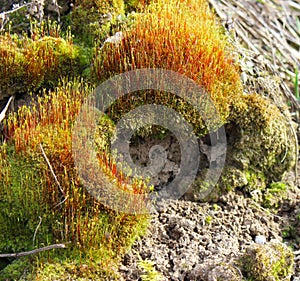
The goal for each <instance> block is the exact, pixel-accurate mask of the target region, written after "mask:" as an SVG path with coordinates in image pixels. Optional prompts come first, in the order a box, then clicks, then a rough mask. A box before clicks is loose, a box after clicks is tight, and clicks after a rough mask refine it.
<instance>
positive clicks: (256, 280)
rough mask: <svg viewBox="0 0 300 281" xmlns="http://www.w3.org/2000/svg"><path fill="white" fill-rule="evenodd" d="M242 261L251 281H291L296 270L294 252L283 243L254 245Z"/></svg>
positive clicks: (246, 274) (244, 270)
mask: <svg viewBox="0 0 300 281" xmlns="http://www.w3.org/2000/svg"><path fill="white" fill-rule="evenodd" d="M241 260H242V266H243V272H244V274H245V276H246V277H247V278H248V279H247V280H251V281H282V280H290V278H291V274H292V273H293V270H294V255H293V252H292V250H291V249H290V248H289V247H287V246H286V245H285V244H283V243H276V242H270V243H267V244H263V245H260V244H252V245H251V246H249V248H248V249H247V250H246V253H245V254H244V256H243V257H242V259H241Z"/></svg>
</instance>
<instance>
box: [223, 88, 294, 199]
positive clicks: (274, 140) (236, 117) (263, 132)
mask: <svg viewBox="0 0 300 281" xmlns="http://www.w3.org/2000/svg"><path fill="white" fill-rule="evenodd" d="M230 122H231V123H232V124H231V128H232V127H234V128H235V131H232V134H234V138H235V139H234V144H233V145H232V147H229V149H230V150H229V153H228V158H227V163H228V165H227V166H228V167H229V169H234V168H236V169H239V170H240V172H241V177H240V178H241V179H243V180H242V181H241V183H242V185H241V184H238V185H236V187H240V188H244V190H245V191H247V192H250V193H251V192H253V191H255V192H256V191H258V192H260V193H264V192H265V191H266V193H265V195H266V204H268V203H267V201H268V200H271V198H270V196H269V195H270V194H272V192H273V191H274V192H275V190H274V189H273V187H274V183H276V182H280V181H281V180H282V179H283V176H284V174H285V173H286V171H289V170H291V169H292V167H293V166H294V165H295V160H296V159H295V155H296V154H295V141H294V138H293V136H292V133H291V130H290V128H289V126H290V124H289V119H288V118H287V117H286V116H284V115H283V114H282V113H281V112H280V111H279V109H278V108H277V107H276V106H275V105H274V104H272V102H271V101H270V100H268V99H266V98H264V97H262V96H260V95H258V94H249V95H244V96H243V98H242V99H241V101H240V102H237V103H234V105H233V107H232V112H231V117H230ZM229 128H230V126H229ZM229 131H230V129H229ZM229 135H230V133H229ZM230 167H231V168H230ZM223 176H224V177H225V178H226V177H227V176H228V177H229V178H230V177H231V175H230V172H229V173H227V172H226V170H225V172H224V174H223ZM245 180H246V181H245ZM275 185H276V184H275ZM268 189H269V190H268ZM275 189H277V190H278V188H275ZM277 195H280V196H281V195H283V193H280V192H279V193H277ZM270 203H271V202H270Z"/></svg>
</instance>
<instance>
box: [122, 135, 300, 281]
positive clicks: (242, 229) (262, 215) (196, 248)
mask: <svg viewBox="0 0 300 281" xmlns="http://www.w3.org/2000/svg"><path fill="white" fill-rule="evenodd" d="M170 143H172V141H171V139H170V137H169V138H166V139H164V140H163V141H162V143H161V145H162V146H163V147H166V150H167V152H169V150H171V151H172V152H173V156H172V157H173V158H172V157H171V156H170V157H169V158H168V159H167V162H168V166H169V167H173V169H169V170H168V169H167V170H164V171H163V172H161V173H160V174H158V176H157V177H155V179H154V180H153V182H154V183H155V184H156V189H158V190H159V189H160V188H162V187H163V186H165V185H166V184H167V183H168V182H169V181H170V180H171V179H172V178H173V177H174V175H176V171H177V169H178V167H177V165H178V163H177V161H178V159H179V155H180V152H179V151H178V147H177V146H176V143H172V144H173V145H170ZM156 144H157V140H149V139H148V141H144V142H142V141H141V140H140V141H139V142H138V145H137V143H136V142H135V145H134V147H131V151H130V152H131V156H132V158H134V161H135V162H136V164H139V165H143V166H146V165H147V161H149V157H147V155H148V151H149V148H150V147H151V146H152V145H156ZM298 170H299V171H298V175H299V174H300V162H299V165H298ZM299 183H300V177H299V179H298V186H297V185H296V186H295V187H294V188H290V189H289V190H288V193H287V198H286V199H285V200H284V202H283V203H282V205H281V206H280V208H279V209H278V210H276V211H274V212H272V211H270V210H267V209H264V208H262V207H261V206H260V205H259V204H258V203H256V202H255V201H254V200H253V199H252V198H249V197H247V195H246V194H244V193H242V192H241V191H235V192H230V193H228V194H226V195H223V196H221V197H220V198H219V200H218V202H216V203H197V202H191V201H186V200H166V201H161V202H160V203H158V204H157V206H156V208H155V210H154V212H153V214H152V216H151V225H150V228H149V230H148V234H147V235H146V236H145V237H143V238H142V239H140V240H138V241H137V242H136V243H135V245H134V247H133V248H132V250H131V251H130V252H129V253H128V254H126V255H125V256H124V259H123V261H122V265H121V266H120V269H119V271H120V274H121V275H122V278H123V280H128V281H129V280H130V281H133V280H142V279H141V276H142V275H143V274H145V271H144V270H143V269H142V267H141V266H140V260H146V261H151V262H153V264H154V267H155V269H156V271H157V272H159V273H160V274H161V275H162V278H161V279H159V280H163V281H165V280H173V281H179V280H180V281H181V280H199V281H201V280H203V281H204V280H205V281H207V280H217V279H216V278H218V277H219V278H222V279H218V280H224V281H225V280H230V281H232V280H236V279H234V278H236V276H238V278H239V279H240V280H242V278H243V277H242V275H243V272H242V271H241V270H240V268H241V267H240V264H239V262H238V260H239V258H240V257H241V256H242V255H243V253H244V251H245V249H246V248H247V247H248V246H249V245H250V244H252V243H255V238H256V237H257V236H263V239H264V238H265V239H266V241H267V243H268V242H271V241H278V242H284V243H286V244H287V245H289V246H291V247H293V250H294V253H295V273H294V275H293V277H292V278H291V279H290V280H293V281H296V280H297V281H299V280H300V217H299V215H300V186H299ZM159 186H161V187H159Z"/></svg>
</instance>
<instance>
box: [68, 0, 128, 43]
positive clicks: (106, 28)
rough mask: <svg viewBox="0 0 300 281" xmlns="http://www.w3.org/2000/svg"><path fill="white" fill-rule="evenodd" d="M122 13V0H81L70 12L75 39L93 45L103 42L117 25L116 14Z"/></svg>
mask: <svg viewBox="0 0 300 281" xmlns="http://www.w3.org/2000/svg"><path fill="white" fill-rule="evenodd" d="M123 14H124V2H123V0H113V1H107V0H106V1H100V0H92V1H90V0H83V1H80V3H78V4H76V6H75V8H74V9H73V11H72V13H71V27H72V31H73V33H74V34H75V35H76V37H75V41H76V42H78V43H84V44H85V45H87V46H93V45H94V44H95V42H103V41H104V40H105V39H106V38H107V37H108V36H109V35H110V33H111V31H112V29H114V26H117V23H118V16H120V15H123Z"/></svg>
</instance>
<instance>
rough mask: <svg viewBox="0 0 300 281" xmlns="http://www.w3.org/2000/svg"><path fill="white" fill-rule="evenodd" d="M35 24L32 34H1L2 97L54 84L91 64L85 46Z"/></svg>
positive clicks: (0, 92) (0, 86)
mask: <svg viewBox="0 0 300 281" xmlns="http://www.w3.org/2000/svg"><path fill="white" fill-rule="evenodd" d="M44 28H45V27H41V28H35V29H34V32H33V34H32V36H31V38H29V37H27V36H26V35H24V36H22V37H21V36H18V35H16V34H15V35H10V34H5V35H1V36H0V68H1V73H0V99H3V98H5V97H6V96H11V95H16V94H24V93H28V92H30V91H34V92H37V90H38V89H40V88H42V87H44V88H53V87H55V86H57V85H58V81H59V78H61V77H66V76H68V77H70V78H71V77H76V76H78V75H80V74H81V73H82V71H83V70H84V69H85V68H86V67H87V66H88V60H87V58H86V57H85V56H84V54H82V52H81V49H80V48H79V47H77V46H75V45H73V43H72V40H71V38H70V37H68V38H66V39H64V38H61V37H59V34H58V33H57V34H53V36H46V34H45V30H44Z"/></svg>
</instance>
